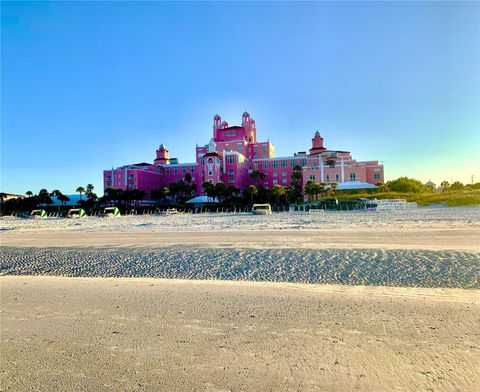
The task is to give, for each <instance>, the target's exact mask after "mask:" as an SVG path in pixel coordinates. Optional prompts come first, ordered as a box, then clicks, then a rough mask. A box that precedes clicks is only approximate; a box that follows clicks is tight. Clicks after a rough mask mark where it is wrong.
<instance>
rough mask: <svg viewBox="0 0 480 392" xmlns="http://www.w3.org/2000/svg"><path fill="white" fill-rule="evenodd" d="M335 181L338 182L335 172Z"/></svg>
mask: <svg viewBox="0 0 480 392" xmlns="http://www.w3.org/2000/svg"><path fill="white" fill-rule="evenodd" d="M335 181H337V182H338V173H337V174H335Z"/></svg>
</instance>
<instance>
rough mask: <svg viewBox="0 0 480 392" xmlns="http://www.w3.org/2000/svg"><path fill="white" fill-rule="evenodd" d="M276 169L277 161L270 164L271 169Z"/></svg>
mask: <svg viewBox="0 0 480 392" xmlns="http://www.w3.org/2000/svg"><path fill="white" fill-rule="evenodd" d="M277 167H278V162H277V161H273V162H272V169H276V168H277Z"/></svg>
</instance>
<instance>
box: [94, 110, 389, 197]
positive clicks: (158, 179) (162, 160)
mask: <svg viewBox="0 0 480 392" xmlns="http://www.w3.org/2000/svg"><path fill="white" fill-rule="evenodd" d="M195 156H196V162H193V163H179V162H178V160H177V158H170V152H169V151H168V149H167V148H166V146H164V145H163V144H161V145H160V147H159V148H158V149H157V150H156V157H155V159H154V161H153V163H146V162H143V163H137V164H131V165H125V166H122V167H118V168H116V169H113V168H112V169H111V170H104V172H103V185H104V189H108V188H118V189H123V190H127V189H141V190H144V191H145V192H146V200H145V201H147V200H149V199H150V198H151V197H150V195H151V192H152V191H154V190H158V189H160V188H162V187H164V186H168V185H169V184H172V183H174V182H178V181H180V180H185V176H186V174H187V173H189V174H190V178H191V182H192V183H195V184H196V186H197V194H198V195H200V194H202V193H203V189H202V184H203V183H204V182H205V181H210V182H212V183H213V184H216V183H218V182H223V183H224V184H225V185H226V186H229V185H233V186H235V187H237V188H240V189H242V190H243V189H245V188H246V187H248V186H249V185H251V184H257V185H258V184H260V183H261V185H263V186H264V187H266V188H271V187H272V186H274V185H276V184H279V185H282V186H284V187H288V186H290V185H291V175H292V172H293V170H294V168H295V167H296V166H300V167H301V168H302V173H303V185H305V184H306V183H307V181H309V180H312V181H315V182H317V183H321V182H325V183H327V184H331V183H334V182H336V183H338V184H339V185H338V189H352V188H357V189H358V188H362V187H364V188H365V187H368V186H370V187H371V186H374V185H375V184H376V183H379V182H384V173H383V165H381V164H379V162H378V161H363V162H358V161H356V160H354V159H353V158H352V156H351V154H350V152H348V151H341V150H331V149H327V148H326V147H325V146H324V140H323V138H322V137H321V136H320V134H319V132H315V134H314V136H313V138H312V146H311V148H310V149H309V150H308V152H307V151H302V152H297V153H295V154H293V155H292V156H289V157H279V158H276V157H275V147H274V145H273V144H272V143H271V142H270V141H266V142H261V141H258V140H257V130H256V127H255V120H253V119H252V118H251V117H250V115H249V114H248V113H247V112H245V113H243V115H242V123H241V126H235V125H234V126H230V125H229V124H228V123H227V122H226V121H222V119H221V117H220V116H219V115H218V114H217V115H216V116H215V117H214V118H213V137H212V139H211V140H210V142H209V143H208V144H206V145H204V146H197V147H196V154H195ZM256 170H258V171H260V172H262V173H264V175H265V176H264V178H263V179H261V180H259V179H253V178H252V177H251V175H250V174H251V173H252V172H253V171H256ZM187 177H188V176H187Z"/></svg>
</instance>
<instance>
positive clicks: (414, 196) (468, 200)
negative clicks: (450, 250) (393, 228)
mask: <svg viewBox="0 0 480 392" xmlns="http://www.w3.org/2000/svg"><path fill="white" fill-rule="evenodd" d="M336 197H337V199H339V200H348V199H357V198H359V197H367V198H377V199H406V200H407V201H409V202H416V203H417V204H418V205H421V206H428V205H431V204H444V205H446V206H449V207H457V206H477V205H480V190H478V189H477V190H470V189H469V190H461V191H445V192H440V193H437V192H434V193H400V192H379V193H357V194H342V193H341V192H338V194H337V196H336Z"/></svg>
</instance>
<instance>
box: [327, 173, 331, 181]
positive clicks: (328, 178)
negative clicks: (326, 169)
mask: <svg viewBox="0 0 480 392" xmlns="http://www.w3.org/2000/svg"><path fill="white" fill-rule="evenodd" d="M327 182H330V174H327Z"/></svg>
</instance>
